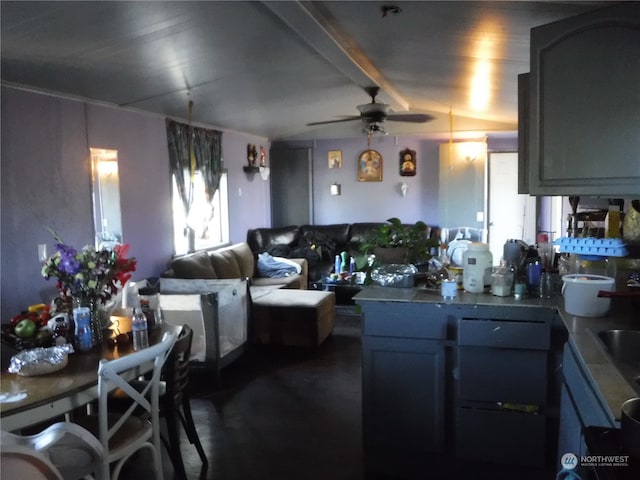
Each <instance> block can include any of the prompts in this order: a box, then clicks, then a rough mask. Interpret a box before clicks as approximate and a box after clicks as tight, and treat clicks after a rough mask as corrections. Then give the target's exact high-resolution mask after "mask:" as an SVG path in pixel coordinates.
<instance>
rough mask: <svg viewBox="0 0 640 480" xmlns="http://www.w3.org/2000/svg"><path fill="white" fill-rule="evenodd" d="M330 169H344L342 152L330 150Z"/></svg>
mask: <svg viewBox="0 0 640 480" xmlns="http://www.w3.org/2000/svg"><path fill="white" fill-rule="evenodd" d="M328 158H329V168H342V150H329V156H328Z"/></svg>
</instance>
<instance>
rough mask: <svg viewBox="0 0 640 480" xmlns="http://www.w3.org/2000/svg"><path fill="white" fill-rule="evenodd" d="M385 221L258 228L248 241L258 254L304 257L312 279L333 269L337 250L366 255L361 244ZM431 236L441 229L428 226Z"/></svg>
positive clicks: (437, 233)
mask: <svg viewBox="0 0 640 480" xmlns="http://www.w3.org/2000/svg"><path fill="white" fill-rule="evenodd" d="M384 223H385V222H371V223H336V224H331V225H301V226H298V225H291V226H287V227H278V228H255V229H251V230H249V231H248V232H247V244H248V245H249V247H250V248H251V251H253V252H254V254H256V255H257V254H258V253H262V252H268V253H270V254H271V255H274V256H281V257H287V258H304V259H306V261H307V263H308V272H309V278H308V280H309V283H313V282H315V281H318V280H320V279H321V278H322V277H323V276H326V275H328V274H329V273H331V271H332V269H333V266H334V259H335V256H336V254H339V253H340V252H343V251H345V252H347V253H348V254H349V256H354V257H358V256H360V255H362V250H361V247H362V245H363V244H364V243H365V242H366V241H367V240H368V239H369V237H370V236H371V235H372V234H373V233H374V232H376V231H377V230H378V229H379V228H380V226H382V225H384ZM427 235H428V236H429V238H439V236H440V229H439V228H438V227H435V226H428V227H427Z"/></svg>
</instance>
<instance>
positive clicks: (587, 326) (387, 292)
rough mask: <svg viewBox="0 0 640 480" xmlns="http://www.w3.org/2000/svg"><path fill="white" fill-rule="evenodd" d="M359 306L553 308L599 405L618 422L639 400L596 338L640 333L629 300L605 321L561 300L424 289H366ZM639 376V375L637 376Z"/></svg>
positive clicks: (639, 391) (616, 303)
mask: <svg viewBox="0 0 640 480" xmlns="http://www.w3.org/2000/svg"><path fill="white" fill-rule="evenodd" d="M354 300H355V301H356V303H361V302H368V301H388V302H417V303H440V304H448V305H478V306H482V305H486V306H510V307H526V308H554V309H556V310H557V311H558V313H559V314H560V318H561V319H562V321H563V323H564V326H565V327H566V328H567V331H568V341H569V343H570V344H571V346H572V347H573V349H574V351H575V352H576V353H577V355H578V357H579V359H580V360H581V361H582V364H583V366H584V367H585V370H586V372H587V374H588V375H589V376H590V377H591V380H592V383H593V385H594V386H595V390H596V393H597V394H598V395H599V397H600V401H601V403H602V404H603V406H605V407H606V408H607V410H608V412H609V414H610V418H611V420H612V421H614V420H615V421H616V422H619V420H620V407H621V405H622V403H624V402H625V401H626V400H628V399H629V398H634V397H638V396H640V386H639V385H634V384H632V383H630V382H629V381H627V380H625V378H624V377H623V376H622V374H621V373H620V371H619V370H618V368H617V367H616V365H615V364H614V363H613V361H612V360H611V358H610V357H609V355H608V354H607V352H606V350H605V348H604V346H603V345H602V343H601V342H600V340H599V339H598V337H597V332H599V331H602V330H609V329H632V330H638V329H640V315H639V314H638V312H636V311H633V310H632V308H631V304H630V301H629V299H625V298H614V299H612V301H611V309H610V310H609V313H608V314H607V316H605V317H597V318H589V317H580V316H577V315H571V314H569V313H567V312H565V311H564V309H563V308H562V297H556V298H554V299H550V300H545V299H538V298H523V299H521V300H516V299H515V298H514V297H513V296H510V297H496V296H493V295H491V294H489V293H480V294H474V293H466V292H458V296H457V297H455V298H454V299H451V300H446V301H445V300H444V299H443V298H442V297H441V296H440V292H439V291H434V290H427V289H425V288H419V287H417V288H385V287H367V288H364V289H363V290H362V291H361V292H360V293H358V294H357V295H355V297H354ZM638 374H639V375H640V372H638Z"/></svg>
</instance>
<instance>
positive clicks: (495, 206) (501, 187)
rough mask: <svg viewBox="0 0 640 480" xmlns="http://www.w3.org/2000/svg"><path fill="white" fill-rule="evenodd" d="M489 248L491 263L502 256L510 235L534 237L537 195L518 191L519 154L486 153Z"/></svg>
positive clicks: (523, 237)
mask: <svg viewBox="0 0 640 480" xmlns="http://www.w3.org/2000/svg"><path fill="white" fill-rule="evenodd" d="M488 222H489V223H488V224H489V249H490V250H491V254H492V255H493V264H494V265H498V262H499V261H500V258H502V256H503V246H504V242H505V241H507V240H508V239H509V238H517V239H520V240H524V241H525V242H526V243H527V244H532V243H535V241H536V199H535V197H532V196H529V195H521V194H518V154H517V153H516V152H500V153H490V154H489V218H488Z"/></svg>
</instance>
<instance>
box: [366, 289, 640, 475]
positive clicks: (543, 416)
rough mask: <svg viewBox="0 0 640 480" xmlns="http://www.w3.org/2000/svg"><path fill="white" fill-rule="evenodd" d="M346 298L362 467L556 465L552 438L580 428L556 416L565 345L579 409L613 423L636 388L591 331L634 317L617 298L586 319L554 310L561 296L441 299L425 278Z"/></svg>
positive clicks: (564, 443)
mask: <svg viewBox="0 0 640 480" xmlns="http://www.w3.org/2000/svg"><path fill="white" fill-rule="evenodd" d="M354 300H355V302H356V303H357V304H358V305H360V306H361V308H362V313H363V324H362V326H363V433H364V436H363V440H364V452H365V466H366V468H367V470H369V471H371V472H372V473H382V474H385V473H387V474H388V473H392V472H396V473H397V472H398V471H402V470H404V473H406V474H407V475H406V476H412V475H411V474H415V475H414V476H419V475H421V474H422V473H423V472H424V471H433V469H434V462H440V463H442V462H444V463H445V464H446V463H447V462H450V461H452V460H454V461H466V460H468V461H489V462H495V463H506V464H512V465H522V466H528V467H533V468H541V469H546V470H547V471H548V470H553V469H555V468H556V466H557V459H556V456H557V451H558V447H556V445H557V444H558V437H559V436H560V437H561V440H560V447H559V448H560V449H564V448H573V447H574V445H575V444H576V441H575V440H574V438H577V439H578V440H577V443H580V441H581V440H579V439H581V438H582V437H581V435H582V433H581V429H580V428H579V425H580V424H579V422H578V428H577V429H576V427H575V425H576V422H573V423H570V428H568V429H567V428H566V427H567V422H566V421H564V420H562V421H561V418H560V417H561V413H560V410H561V408H560V404H561V397H562V396H563V395H565V396H566V392H564V393H563V390H565V382H564V380H565V379H564V376H563V375H562V367H563V355H565V356H569V355H571V357H570V358H573V359H575V362H574V363H575V365H577V367H576V368H577V369H578V370H579V373H580V375H581V376H582V378H583V379H584V381H583V382H582V383H581V384H580V388H581V389H582V390H584V391H585V393H589V394H590V396H589V400H590V403H589V402H586V403H585V402H582V401H581V400H580V398H581V395H578V397H580V398H578V399H577V400H578V401H577V404H578V405H577V406H578V407H581V408H583V409H593V410H597V413H596V414H595V415H591V416H589V415H587V416H586V418H588V419H592V418H597V419H599V423H601V424H602V426H616V425H618V421H619V415H620V405H621V404H622V402H624V400H626V399H627V398H632V397H635V396H639V394H640V392H639V391H638V390H637V388H636V387H635V386H634V385H633V384H632V383H630V382H629V381H627V380H625V378H623V377H622V376H621V375H620V372H619V370H618V368H617V367H616V365H615V364H614V363H613V362H612V361H611V359H610V357H609V356H608V354H607V352H606V350H605V349H604V347H603V345H602V343H601V342H600V341H599V340H598V338H597V332H599V331H601V330H607V329H614V328H621V329H629V328H640V325H635V327H634V322H633V320H632V318H631V317H632V314H631V310H630V308H628V306H627V304H626V303H625V302H618V300H614V302H613V304H612V309H611V311H610V313H609V315H608V316H607V317H604V318H598V319H593V318H584V317H577V316H574V315H569V314H567V313H566V312H564V311H563V309H562V298H561V297H558V298H556V299H551V300H542V299H537V298H532V299H521V300H516V299H515V298H514V297H495V296H493V295H490V294H469V293H466V292H460V293H459V295H458V296H457V297H456V298H454V299H452V300H447V301H445V300H444V299H443V298H442V297H441V296H440V294H439V292H435V291H430V290H426V289H424V288H422V289H421V288H413V289H403V288H383V287H370V288H365V289H363V291H361V292H360V293H358V294H357V295H356V296H355V297H354ZM565 347H566V348H565ZM575 365H574V366H575ZM571 375H572V376H573V375H574V373H573V372H572V373H571ZM574 397H575V395H574V396H573V397H571V398H572V401H573V400H576V398H574ZM573 403H574V406H575V403H576V402H573ZM566 408H567V407H564V406H563V409H566ZM583 413H584V412H583ZM586 413H587V414H588V413H589V412H586ZM563 426H564V427H563ZM559 431H560V435H559ZM576 435H577V436H576ZM567 439H568V440H567ZM575 453H576V455H579V453H580V452H578V451H576V452H575Z"/></svg>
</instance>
